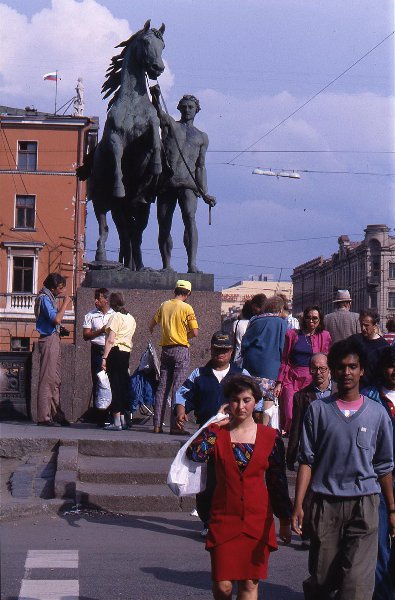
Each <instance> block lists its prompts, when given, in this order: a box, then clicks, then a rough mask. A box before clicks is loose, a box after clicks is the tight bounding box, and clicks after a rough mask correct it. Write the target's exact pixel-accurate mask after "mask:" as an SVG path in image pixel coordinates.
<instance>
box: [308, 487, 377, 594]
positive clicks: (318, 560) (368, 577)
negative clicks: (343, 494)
mask: <svg viewBox="0 0 395 600" xmlns="http://www.w3.org/2000/svg"><path fill="white" fill-rule="evenodd" d="M379 502H380V499H379V495H378V494H371V495H369V496H357V497H355V498H339V497H332V496H322V495H320V494H316V495H315V496H314V498H313V501H312V506H311V522H310V524H311V540H310V552H309V572H310V578H309V579H308V580H306V581H304V582H303V591H304V595H305V599H306V600H329V598H331V597H333V596H332V595H331V594H332V592H334V591H335V590H337V595H336V599H337V600H371V598H372V594H373V588H374V570H375V566H376V561H377V529H378V507H379Z"/></svg>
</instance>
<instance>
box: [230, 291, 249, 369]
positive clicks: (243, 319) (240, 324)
mask: <svg viewBox="0 0 395 600" xmlns="http://www.w3.org/2000/svg"><path fill="white" fill-rule="evenodd" d="M253 316H254V312H253V309H252V300H246V301H245V302H244V304H243V308H242V309H241V314H240V317H239V318H238V319H237V321H235V322H234V323H233V338H234V353H233V362H234V363H236V364H237V365H238V366H239V367H241V365H242V362H243V361H242V358H241V341H242V339H243V336H244V334H245V332H246V330H247V326H248V323H249V322H250V319H251V318H252V317H253Z"/></svg>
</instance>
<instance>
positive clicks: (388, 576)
mask: <svg viewBox="0 0 395 600" xmlns="http://www.w3.org/2000/svg"><path fill="white" fill-rule="evenodd" d="M394 590H395V542H394V541H393V542H392V548H391V538H390V531H389V525H388V512H387V505H386V503H385V500H384V496H383V495H382V494H380V506H379V550H378V555H377V565H376V582H375V586H374V594H373V600H391V598H392V594H393V593H394Z"/></svg>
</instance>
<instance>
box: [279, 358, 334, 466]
mask: <svg viewBox="0 0 395 600" xmlns="http://www.w3.org/2000/svg"><path fill="white" fill-rule="evenodd" d="M309 370H310V374H311V377H312V378H313V380H312V382H311V383H310V384H309V385H307V386H306V387H304V388H303V389H301V390H300V391H299V392H296V394H294V399H293V408H292V425H291V430H290V433H289V442H288V448H287V467H288V469H289V470H290V471H293V470H294V465H295V461H296V457H297V455H298V451H299V441H300V436H301V435H302V426H303V419H304V416H305V414H306V411H307V409H308V407H309V406H310V403H311V402H313V400H318V399H319V398H326V396H330V395H331V394H334V393H335V392H336V384H335V383H334V382H333V381H332V379H331V372H330V370H329V367H328V359H327V356H326V354H323V353H321V352H318V353H316V354H313V356H312V357H311V359H310V365H309Z"/></svg>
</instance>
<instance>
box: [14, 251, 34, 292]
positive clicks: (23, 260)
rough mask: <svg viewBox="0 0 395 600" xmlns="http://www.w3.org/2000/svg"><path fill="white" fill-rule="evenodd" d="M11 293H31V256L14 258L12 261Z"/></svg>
mask: <svg viewBox="0 0 395 600" xmlns="http://www.w3.org/2000/svg"><path fill="white" fill-rule="evenodd" d="M13 263H14V265H13V279H12V291H13V292H26V293H29V292H30V293H32V292H33V268H34V257H33V256H14V260H13Z"/></svg>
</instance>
